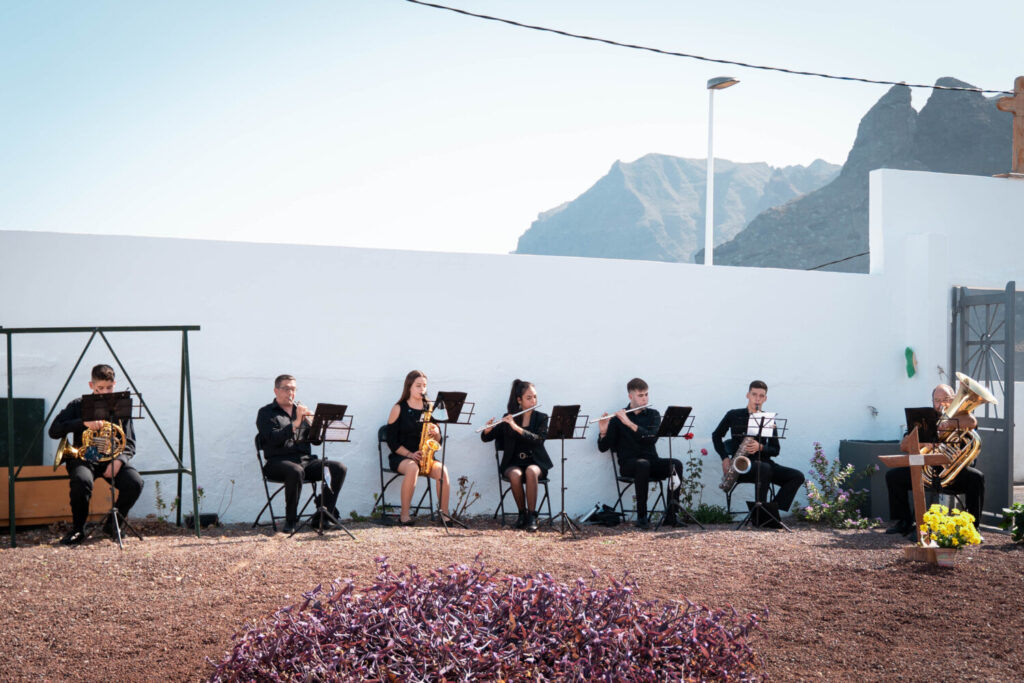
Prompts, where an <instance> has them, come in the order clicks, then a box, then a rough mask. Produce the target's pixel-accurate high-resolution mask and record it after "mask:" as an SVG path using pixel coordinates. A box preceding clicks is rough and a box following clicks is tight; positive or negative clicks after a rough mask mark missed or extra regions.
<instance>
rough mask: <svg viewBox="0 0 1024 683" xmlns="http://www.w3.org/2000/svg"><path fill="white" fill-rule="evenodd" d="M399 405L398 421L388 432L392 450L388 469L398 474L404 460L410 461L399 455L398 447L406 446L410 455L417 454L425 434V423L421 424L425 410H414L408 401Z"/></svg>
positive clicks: (389, 444) (391, 424)
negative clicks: (421, 438) (421, 436)
mask: <svg viewBox="0 0 1024 683" xmlns="http://www.w3.org/2000/svg"><path fill="white" fill-rule="evenodd" d="M397 405H398V408H399V411H398V419H397V420H395V421H394V422H392V423H390V424H389V425H388V428H387V431H386V435H387V442H388V448H390V449H391V453H390V454H389V455H388V467H390V468H391V471H392V472H398V466H399V465H401V464H402V461H403V460H407V459H408V458H406V457H405V456H404V455H399V454H398V447H399V446H405V448H406V450H408V451H409V452H410V453H415V452H416V451H418V450H419V449H420V435H421V434H422V433H423V423H422V422H420V419H421V418H422V417H423V410H422V409H421V408H413V407H412V406H410V405H409V402H408V401H402V402H401V403H398V404H397ZM431 422H433V419H431ZM437 441H438V443H440V442H441V439H440V438H438V440H437Z"/></svg>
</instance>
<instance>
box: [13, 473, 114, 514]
mask: <svg viewBox="0 0 1024 683" xmlns="http://www.w3.org/2000/svg"><path fill="white" fill-rule="evenodd" d="M63 471H64V469H63V468H61V470H60V472H63ZM0 472H2V474H0V523H2V524H9V523H10V520H9V519H8V517H9V513H8V500H7V497H8V486H7V482H8V472H7V468H6V467H3V468H0ZM53 474H54V472H53V468H52V467H50V466H48V465H25V466H24V467H22V468H21V474H20V475H18V476H19V477H46V476H53ZM14 485H15V486H16V487H17V493H16V495H15V501H14V504H15V507H14V518H15V522H16V524H17V526H32V525H36V524H50V523H52V522H61V521H71V499H70V498H69V496H68V479H67V477H64V478H62V479H48V480H45V481H18V482H15V484H14ZM108 500H110V484H108V483H107V481H106V479H104V478H103V477H96V482H95V483H94V484H93V491H92V499H91V500H90V501H89V521H90V522H96V521H99V520H101V519H103V516H104V515H106V514H107V512H108V508H109V505H108V504H107V502H106V501H108Z"/></svg>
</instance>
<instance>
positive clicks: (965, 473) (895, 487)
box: [885, 384, 985, 540]
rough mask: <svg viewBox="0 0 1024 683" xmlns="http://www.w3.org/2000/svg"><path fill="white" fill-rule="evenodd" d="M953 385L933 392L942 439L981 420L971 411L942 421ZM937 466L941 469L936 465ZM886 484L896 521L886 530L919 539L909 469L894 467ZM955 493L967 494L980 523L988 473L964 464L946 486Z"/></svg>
mask: <svg viewBox="0 0 1024 683" xmlns="http://www.w3.org/2000/svg"><path fill="white" fill-rule="evenodd" d="M954 395H955V394H954V392H953V387H951V386H949V385H948V384H940V385H938V386H937V387H935V389H934V390H933V391H932V408H934V409H935V415H934V420H935V422H936V423H938V426H939V438H940V439H943V438H945V437H946V436H947V435H949V434H950V433H952V432H953V431H954V430H961V431H969V430H972V429H974V428H975V427H977V426H978V420H977V419H976V418H975V417H974V416H973V415H971V414H970V413H960V414H958V415H954V416H953V417H951V418H948V419H943V420H942V421H941V422H939V420H940V419H941V418H942V413H943V411H944V410H946V408H948V407H949V406H950V404H951V403H952V402H953V396H954ZM926 445H928V446H931V448H932V450H935V447H936V444H921V446H926ZM900 447H901V449H904V450H905V448H906V437H905V438H904V441H903V442H902V443H901V444H900ZM935 469H938V468H935ZM885 486H886V488H887V489H888V492H889V518H890V519H892V520H893V522H894V524H893V526H891V527H890V528H889V529H888V530H886V532H885V533H887V534H900V535H902V536H907V537H908V538H911V539H915V540H916V534H915V532H914V519H915V517H914V511H913V509H912V508H911V505H910V502H909V500H908V494H909V493H910V489H911V479H910V468H909V467H893V468H892V469H890V470H889V471H887V472H886V473H885ZM944 489H945V490H947V491H950V492H952V493H961V494H963V496H964V503H965V504H966V507H967V512H969V513H970V514H971V515H973V516H974V519H975V523H976V524H980V523H981V510H982V507H983V504H984V498H985V475H984V474H982V472H981V470H979V469H977V468H975V467H964V468H963V469H962V470H961V471H960V473H959V474H958V475H956V479H954V480H953V481H952V482H950V483H949V484H947V485H946V486H945V487H944Z"/></svg>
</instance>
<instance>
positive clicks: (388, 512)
mask: <svg viewBox="0 0 1024 683" xmlns="http://www.w3.org/2000/svg"><path fill="white" fill-rule="evenodd" d="M387 432H388V426H387V425H382V426H381V428H380V429H378V430H377V456H378V458H379V460H380V497H379V498H377V505H376V506H375V507H374V509H375V510H380V518H381V521H384V520H386V519H387V518H388V517H395V518H398V517H399V515H400V511H401V509H402V506H401V504H398V505H395V504H394V503H388V502H387V501H386V500H385V499H384V494H385V493H386V492H387V489H388V487H389V486H391V483H392V482H393V481H395V479H401V478H402V477H403V476H404V475H402V474H400V473H398V472H395V471H394V470H392V469H391V466H390V465H389V464H388V454H389V453H390V452H391V451H390V449H386V444H387ZM385 450H386V451H387V452H385ZM385 473H387V474H390V475H391V477H390V478H389V479H388V480H387V481H386V482H385V481H384V474H385ZM420 479H423V480H424V481H426V482H427V490H426V491H424V492H423V493H422V495H420V500H419V502H418V503H416V505H414V506H413V505H410V507H409V516H410V517H417V516H419V513H420V512H421V511H422V510H426V511H427V512H429V513H430V518H431V519H433V518H434V493H433V491H432V490H431V488H430V483H431V482H432V481H433V480H432V479H431V478H430V477H420ZM424 498H427V499H428V501H429V502H428V503H427V505H424V504H423V499H424Z"/></svg>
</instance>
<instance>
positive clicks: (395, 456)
mask: <svg viewBox="0 0 1024 683" xmlns="http://www.w3.org/2000/svg"><path fill="white" fill-rule="evenodd" d="M426 398H427V376H426V375H425V374H423V373H422V372H420V371H419V370H412V371H410V372H409V374H407V375H406V376H405V384H404V385H403V386H402V395H401V397H400V398H399V399H398V403H396V404H395V405H393V406H392V407H391V413H390V414H389V415H388V425H387V430H386V434H387V442H388V448H390V449H391V453H390V454H389V455H388V464H389V465H390V467H391V471H392V472H397V473H399V474H401V475H403V479H402V510H401V513H400V515H399V518H398V522H399V524H401V525H402V526H412V525H413V524H415V522H416V520H414V519H412V518H411V517H410V516H409V507H410V505H411V504H412V495H413V493H415V492H416V480H417V479H419V476H420V461H421V460H422V458H423V454H422V453H421V452H420V440H421V438H420V437H421V436H422V434H423V422H422V417H423V413H424V412H425V411H426V409H427V400H426ZM428 430H429V436H430V438H431V439H433V440H434V441H436V442H437V443H438V444H440V443H441V430H440V429H439V428H438V426H437V425H436V424H430V426H429V427H428ZM426 476H428V477H430V478H431V479H436V480H437V497H438V499H439V500H440V503H441V514H442V515H444V516H448V497H449V493H450V492H451V488H452V487H451V483H450V481H449V479H448V468H447V467H442V466H441V460H440V458H438V459H437V460H435V461H434V466H433V467H432V468H431V469H430V472H428V473H427V475H426ZM442 477H443V479H442Z"/></svg>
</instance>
